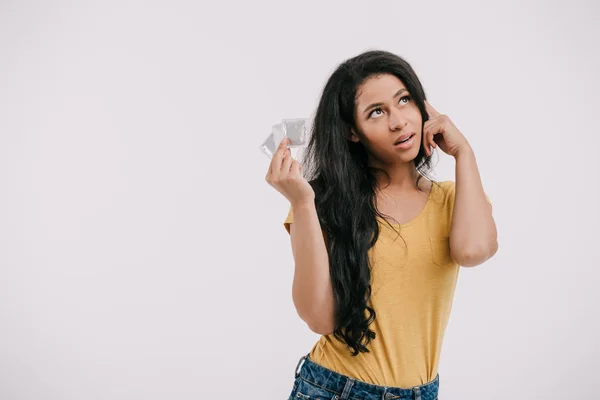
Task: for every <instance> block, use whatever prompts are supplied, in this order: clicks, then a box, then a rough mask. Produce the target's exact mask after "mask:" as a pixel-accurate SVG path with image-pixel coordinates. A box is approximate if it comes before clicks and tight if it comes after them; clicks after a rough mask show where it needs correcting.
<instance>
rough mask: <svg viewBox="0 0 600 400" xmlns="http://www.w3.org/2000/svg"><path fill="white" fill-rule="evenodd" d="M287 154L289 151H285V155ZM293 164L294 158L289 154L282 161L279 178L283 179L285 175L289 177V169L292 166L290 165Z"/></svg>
mask: <svg viewBox="0 0 600 400" xmlns="http://www.w3.org/2000/svg"><path fill="white" fill-rule="evenodd" d="M287 152H289V150H286V153H287ZM293 162H294V157H292V155H291V154H288V155H287V156H286V157H285V159H284V160H283V164H282V165H281V170H280V171H279V178H284V177H286V176H287V175H289V173H290V167H291V166H292V163H293Z"/></svg>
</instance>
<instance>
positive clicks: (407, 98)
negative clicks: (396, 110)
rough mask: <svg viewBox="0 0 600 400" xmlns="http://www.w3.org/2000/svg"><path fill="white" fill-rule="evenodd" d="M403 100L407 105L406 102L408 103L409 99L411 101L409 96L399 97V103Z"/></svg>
mask: <svg viewBox="0 0 600 400" xmlns="http://www.w3.org/2000/svg"><path fill="white" fill-rule="evenodd" d="M404 99H406V103H408V102H409V101H410V99H412V97H410V96H408V95H407V96H403V97H400V101H402V100H404ZM406 103H404V104H406Z"/></svg>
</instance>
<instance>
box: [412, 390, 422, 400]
mask: <svg viewBox="0 0 600 400" xmlns="http://www.w3.org/2000/svg"><path fill="white" fill-rule="evenodd" d="M413 393H414V394H415V400H421V388H420V387H414V388H413Z"/></svg>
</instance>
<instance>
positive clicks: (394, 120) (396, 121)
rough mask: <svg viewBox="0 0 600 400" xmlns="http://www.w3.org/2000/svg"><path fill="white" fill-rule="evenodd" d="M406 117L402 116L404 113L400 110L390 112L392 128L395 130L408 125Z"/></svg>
mask: <svg viewBox="0 0 600 400" xmlns="http://www.w3.org/2000/svg"><path fill="white" fill-rule="evenodd" d="M406 123H407V122H406V119H405V118H403V117H402V114H401V113H400V112H398V111H396V112H393V111H392V112H391V113H390V129H391V130H392V131H395V130H396V129H398V127H400V128H404V127H405V126H406Z"/></svg>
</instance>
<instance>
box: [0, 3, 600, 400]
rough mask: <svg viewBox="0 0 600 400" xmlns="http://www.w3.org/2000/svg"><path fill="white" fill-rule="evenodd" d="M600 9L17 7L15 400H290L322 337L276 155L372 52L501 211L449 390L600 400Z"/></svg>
mask: <svg viewBox="0 0 600 400" xmlns="http://www.w3.org/2000/svg"><path fill="white" fill-rule="evenodd" d="M599 18H600V7H599V6H598V4H597V3H596V2H592V1H572V2H565V1H544V2H542V1H522V0H521V1H518V2H517V1H515V0H513V1H503V2H480V1H452V2H448V1H435V2H434V1H430V2H418V1H413V2H405V1H393V2H392V1H378V2H367V1H361V2H352V1H335V2H316V1H312V2H283V1H253V2H244V1H237V2H210V3H208V2H206V3H203V2H194V1H187V2H184V1H168V2H167V1H148V2H143V1H118V2H117V1H102V2H101V1H96V2H92V1H69V2H67V1H8V0H4V1H1V2H0V264H1V265H0V399H2V400H38V399H44V400H59V399H60V400H82V399H85V400H96V399H97V400H106V399H119V400H121V399H123V400H125V399H144V400H158V399H175V398H177V399H180V400H184V399H241V398H244V399H257V400H258V399H285V398H287V396H288V395H289V393H290V391H291V389H292V383H293V377H294V368H295V367H296V364H297V361H298V359H299V358H300V357H301V356H302V355H304V354H306V353H308V351H309V350H310V349H311V347H312V346H313V344H314V343H315V342H316V341H317V340H318V336H317V335H316V334H314V333H312V332H311V331H310V330H309V329H308V327H307V326H306V325H305V323H304V322H303V321H302V320H301V319H300V318H299V317H298V315H297V314H296V311H295V308H294V306H293V303H292V296H291V288H292V277H293V268H294V264H293V257H292V252H291V246H290V241H289V236H288V234H287V232H286V231H285V229H284V227H283V221H284V219H285V217H286V216H287V212H288V208H289V203H288V202H287V200H286V199H285V198H284V197H283V196H282V195H280V194H279V193H278V192H277V191H275V190H274V189H273V188H272V187H271V186H269V185H268V183H267V182H266V181H265V175H266V172H267V169H268V167H269V160H268V159H267V157H265V156H264V155H263V154H262V153H261V152H260V150H259V149H258V146H259V145H260V143H262V141H263V140H264V139H265V137H266V136H267V135H268V133H269V132H270V129H271V125H272V124H274V123H276V122H278V121H279V120H280V119H282V118H299V117H310V116H312V115H313V112H314V110H315V107H316V105H317V101H318V97H319V94H320V91H321V89H322V87H323V85H324V83H325V81H326V79H327V78H328V77H329V75H330V74H331V73H332V72H333V70H334V69H335V67H336V66H337V65H338V64H339V63H340V62H342V61H343V60H344V59H346V58H349V57H352V56H354V55H357V54H358V53H361V52H363V51H365V50H369V49H383V50H388V51H391V52H394V53H396V54H398V55H400V56H402V57H404V58H405V59H406V60H407V61H408V62H409V63H410V64H411V65H412V66H413V68H414V69H415V71H416V73H417V75H418V76H419V78H420V79H421V82H422V83H423V86H424V88H425V91H426V94H427V96H428V100H429V101H430V102H431V104H432V105H433V106H434V107H435V108H436V109H438V111H440V112H442V113H445V114H447V115H448V116H449V117H450V118H451V119H452V121H453V122H454V123H455V125H456V126H457V127H458V128H459V129H460V130H461V132H463V134H464V135H465V136H466V137H467V139H468V140H469V141H470V143H471V145H472V146H473V148H474V150H475V154H476V156H477V161H478V164H479V168H480V172H481V175H482V179H483V184H484V188H485V190H486V193H487V194H488V196H489V197H490V199H491V200H492V202H493V205H494V216H495V219H496V223H497V226H498V233H499V251H498V253H497V254H496V256H495V257H494V258H493V259H492V260H490V261H489V262H487V263H485V264H482V265H480V266H478V267H476V268H473V269H467V268H462V269H461V271H460V275H459V283H458V286H457V289H456V295H455V301H454V305H453V312H452V315H451V317H450V322H449V325H448V328H447V331H446V335H445V339H444V348H443V351H442V359H441V365H440V371H439V372H440V398H441V399H444V400H454V399H498V400H500V399H506V398H511V399H542V398H543V399H547V400H548V399H565V398H570V399H575V398H576V399H597V398H598V396H599V395H598V394H597V392H598V389H596V388H595V387H594V386H595V382H596V379H597V375H598V373H599V372H600V361H599V358H600V346H599V345H598V337H600V325H599V315H600V312H599V311H598V308H599V307H600V294H599V293H600V291H599V290H598V283H599V281H600V261H599V260H600V255H599V244H598V242H599V238H600V235H599V234H598V227H599V224H600V215H599V214H600V213H599V204H600V184H599V181H600V174H599V170H600V168H599V167H600V165H599V162H598V151H597V146H598V144H599V140H598V135H599V134H600V119H599V112H598V110H599V109H600V94H599V93H600V79H599V78H598V75H597V73H598V71H600V52H599V50H598V49H599V47H600V46H599V42H600V40H599V39H600V28H599V25H598V20H599ZM293 154H294V155H295V156H296V158H297V156H298V154H297V153H296V152H294V153H293ZM436 159H438V162H437V166H436V175H435V177H436V179H438V180H446V179H454V161H453V160H452V159H451V158H450V157H448V156H446V155H445V154H442V153H439V152H438V156H436Z"/></svg>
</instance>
